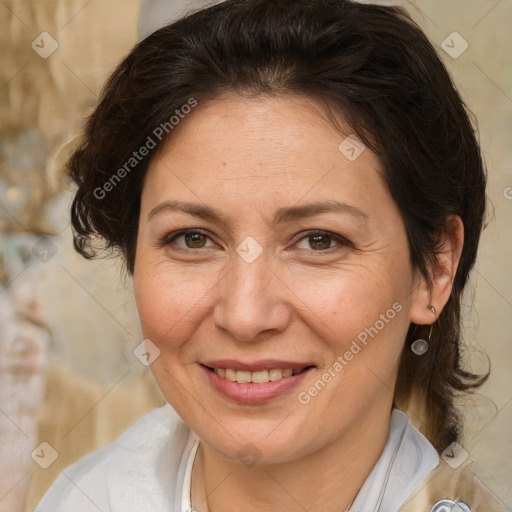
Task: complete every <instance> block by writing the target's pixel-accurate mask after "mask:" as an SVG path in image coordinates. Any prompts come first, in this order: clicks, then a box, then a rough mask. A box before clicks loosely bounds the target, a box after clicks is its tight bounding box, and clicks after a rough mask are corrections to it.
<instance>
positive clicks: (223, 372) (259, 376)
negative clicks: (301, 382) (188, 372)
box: [213, 368, 305, 384]
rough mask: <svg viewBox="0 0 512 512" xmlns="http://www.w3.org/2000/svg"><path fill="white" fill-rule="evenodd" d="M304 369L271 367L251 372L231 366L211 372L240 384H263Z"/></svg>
mask: <svg viewBox="0 0 512 512" xmlns="http://www.w3.org/2000/svg"><path fill="white" fill-rule="evenodd" d="M304 370H305V368H299V369H292V368H285V369H282V368H272V369H270V370H260V371H257V372H251V371H248V370H234V369H233V368H214V369H213V372H214V373H216V374H217V375H218V376H219V377H221V378H222V379H227V380H230V381H231V382H238V383H240V384H246V383H249V382H253V383H255V384H264V383H265V382H275V381H277V380H281V379H285V378H287V377H291V376H292V375H298V374H299V373H302V372H303V371H304Z"/></svg>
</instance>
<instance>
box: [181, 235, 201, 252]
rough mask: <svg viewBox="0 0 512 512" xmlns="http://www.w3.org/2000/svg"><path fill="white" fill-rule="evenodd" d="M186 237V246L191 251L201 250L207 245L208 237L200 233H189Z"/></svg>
mask: <svg viewBox="0 0 512 512" xmlns="http://www.w3.org/2000/svg"><path fill="white" fill-rule="evenodd" d="M184 237H185V244H186V245H187V247H189V248H190V249H201V248H202V247H204V246H205V245H206V237H205V236H204V235H201V234H200V233H187V234H186V235H184Z"/></svg>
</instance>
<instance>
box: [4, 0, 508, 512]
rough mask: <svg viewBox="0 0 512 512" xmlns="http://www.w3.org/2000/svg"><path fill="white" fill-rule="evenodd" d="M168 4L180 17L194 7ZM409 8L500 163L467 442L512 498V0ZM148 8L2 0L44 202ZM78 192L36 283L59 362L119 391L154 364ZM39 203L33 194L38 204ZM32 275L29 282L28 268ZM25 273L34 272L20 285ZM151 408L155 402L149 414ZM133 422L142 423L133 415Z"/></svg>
mask: <svg viewBox="0 0 512 512" xmlns="http://www.w3.org/2000/svg"><path fill="white" fill-rule="evenodd" d="M200 3H201V2H197V1H196V2H194V5H195V6H197V5H200ZM382 3H389V2H382ZM168 4H170V5H171V7H172V9H173V10H174V11H176V12H177V11H179V10H180V9H181V8H182V7H183V6H186V5H187V4H188V2H185V1H182V2H181V3H180V2H168ZM403 5H405V6H406V7H407V9H408V10H409V12H411V14H412V15H413V16H414V18H415V19H416V20H417V21H418V23H419V24H420V25H421V26H422V27H423V29H424V30H425V31H426V33H427V35H428V36H429V37H430V39H431V40H432V42H433V43H434V45H435V46H436V47H437V48H438V49H439V52H440V54H441V55H442V56H443V58H444V61H445V62H446V65H447V66H448V68H449V70H450V71H451V73H452V75H453V77H454V80H455V82H456V84H457V85H458V87H459V89H460V90H461V93H462V95H463V97H464V99H465V100H466V102H467V104H468V105H469V106H470V108H471V110H472V111H473V112H474V114H475V115H476V117H477V119H478V124H479V128H480V137H481V144H482V148H483V152H484V155H485V158H486V162H487V165H488V169H489V188H488V196H489V200H490V204H491V208H492V211H491V212H490V213H492V215H490V216H489V225H488V227H487V229H486V231H485V233H484V236H483V241H482V246H481V250H480V257H479V262H478V265H477V268H476V270H475V272H474V274H473V279H472V285H473V289H474V298H473V297H472V296H471V295H468V296H467V299H466V307H465V316H466V331H465V335H466V339H467V341H468V342H469V344H470V346H471V349H470V350H469V351H468V357H469V358H470V361H471V364H472V365H473V368H474V369H475V370H477V371H478V370H485V365H486V360H485V357H484V356H483V355H482V353H487V355H488V356H489V358H490V360H491V365H492V373H491V377H490V379H489V381H488V382H487V383H486V384H485V385H484V387H483V388H482V389H481V390H480V391H479V392H478V395H476V396H475V397H474V398H472V399H471V400H469V399H468V400H466V401H465V405H464V409H465V411H467V413H466V414H467V417H468V431H467V433H466V437H465V440H464V443H463V446H464V448H465V449H466V451H468V452H469V456H470V457H471V458H472V459H473V460H475V467H476V471H477V474H478V475H479V476H480V477H481V478H482V479H483V480H484V481H485V483H486V484H487V485H488V486H489V487H490V488H491V489H493V490H494V491H495V493H496V494H497V495H498V496H500V497H501V499H502V500H503V501H505V503H507V504H508V505H509V506H512V491H511V488H510V486H509V485H507V484H509V482H510V475H511V474H512V438H511V432H512V384H511V383H512V378H511V373H510V362H511V360H512V357H511V356H512V273H511V265H510V254H511V252H512V227H511V224H512V144H511V139H512V72H511V70H512V36H511V33H510V32H511V27H510V20H512V2H510V1H509V0H501V1H499V0H444V1H441V0H417V1H416V2H415V3H412V2H403ZM137 9H138V5H137V2H136V1H135V0H102V1H92V2H86V1H78V0H76V1H75V0H61V1H49V0H44V1H37V2H36V1H35V0H32V1H31V2H26V1H16V0H13V1H11V2H8V3H6V2H5V3H4V2H2V3H0V16H1V18H2V26H6V27H9V30H8V31H5V30H2V35H1V36H0V37H1V43H2V48H3V50H2V57H1V59H2V65H1V66H0V119H1V120H2V129H1V135H2V139H3V143H4V144H5V143H6V142H5V141H7V140H10V141H11V142H12V140H14V139H12V136H11V134H12V133H16V134H20V133H25V132H30V130H35V131H36V132H37V133H38V134H39V135H38V136H39V138H40V139H41V140H42V143H41V144H42V145H43V146H44V147H46V150H45V151H46V153H44V154H45V155H46V156H49V157H50V158H49V160H48V161H47V162H46V163H45V162H43V161H41V160H39V161H38V162H36V163H35V164H33V167H34V166H35V167H36V170H35V171H34V172H35V173H36V174H37V173H38V175H39V176H42V178H41V179H42V182H41V183H40V182H39V181H37V180H38V179H39V178H34V180H35V181H32V182H31V183H37V188H38V189H41V187H42V188H44V190H45V194H42V195H41V194H40V195H39V196H37V197H39V198H40V199H41V197H42V198H43V199H41V201H43V200H47V199H48V198H49V197H51V196H52V194H53V193H54V192H55V190H56V189H57V188H58V184H59V176H58V173H56V171H55V169H56V168H57V166H56V165H55V162H53V161H52V159H51V157H52V156H53V155H55V153H56V152H57V149H58V148H59V146H60V145H61V144H63V143H64V142H65V141H66V139H68V138H69V137H70V136H71V135H72V134H73V133H75V131H76V130H77V129H78V128H79V126H80V122H81V118H82V117H83V115H84V114H85V113H86V112H87V110H88V109H90V108H91V107H92V106H93V105H94V103H95V101H96V98H97V94H98V91H99V89H100V87H101V84H102V82H103V81H104V79H105V78H106V76H107V75H108V72H109V71H110V70H111V69H112V67H113V66H114V64H115V63H116V62H117V61H118V60H119V59H120V58H121V57H122V56H123V55H124V54H125V53H126V52H127V51H128V50H129V49H130V47H131V45H132V44H133V43H134V42H135V40H136V37H137V36H136V34H137ZM43 31H46V32H49V33H50V34H51V35H52V37H53V38H54V39H55V40H56V41H57V42H58V49H57V50H56V51H55V52H54V53H53V54H52V55H51V56H49V57H48V58H42V57H40V56H39V55H38V54H37V53H36V52H35V51H33V50H32V48H31V46H30V45H31V43H32V41H34V40H35V41H36V43H38V44H39V47H38V48H39V49H40V51H43V48H42V47H44V48H46V49H48V48H50V44H51V41H50V40H45V42H44V44H43V43H41V38H39V39H38V36H39V34H40V33H41V32H43ZM454 31H456V32H458V33H459V34H460V35H461V36H462V37H463V38H464V40H466V41H467V43H468V48H467V50H466V51H465V52H464V53H462V55H460V56H459V57H458V58H453V57H451V56H449V55H448V54H447V53H445V52H444V51H443V49H442V48H441V46H442V42H443V41H444V40H445V39H446V38H447V36H448V35H449V34H451V33H452V32H454ZM42 37H46V36H42ZM457 44H459V43H457ZM6 45H8V47H7V48H6ZM456 49H457V48H455V50H456ZM9 137H11V138H10V139H9ZM16 140H18V139H15V140H14V142H13V144H14V145H16V144H18V145H19V147H18V150H17V152H16V151H15V154H14V156H13V157H12V159H11V160H10V161H11V162H14V164H12V165H14V167H15V170H16V172H15V173H14V175H13V176H14V177H11V178H10V181H6V180H5V179H4V181H3V182H2V181H0V199H1V201H2V203H1V206H2V208H0V218H1V217H2V215H3V217H4V218H5V217H7V216H10V217H13V216H14V217H16V215H18V214H19V215H20V216H21V215H22V213H20V212H18V211H17V210H16V208H17V204H18V206H19V201H21V200H19V199H17V198H19V197H20V196H19V194H20V192H19V190H22V191H23V190H24V189H23V187H21V186H20V183H25V184H26V179H25V178H20V176H21V174H20V173H22V172H24V171H23V155H24V154H26V152H30V150H31V145H30V144H29V142H27V141H26V140H25V139H24V140H25V142H23V141H22V142H19V140H18V142H16ZM20 140H21V139H20ZM28 140H29V141H30V140H31V139H28ZM24 144H25V146H24ZM61 157H65V151H64V152H62V151H61ZM20 162H21V163H20ZM4 164H5V162H4ZM31 165H32V164H31ZM16 166H18V167H19V168H18V167H16ZM4 171H5V172H7V171H8V170H7V171H6V170H5V169H4V168H3V169H2V173H4ZM9 172H10V171H9ZM3 175H5V173H4V174H0V176H3ZM16 180H18V181H16ZM13 183H14V184H13ZM9 187H10V189H11V190H10V191H9V190H7V189H9ZM13 187H14V188H13ZM16 187H18V188H16ZM20 187H21V188H20ZM18 189H19V190H18ZM13 190H14V192H13ZM16 194H18V195H16ZM69 198H70V194H69V192H63V193H61V194H59V195H57V196H55V197H54V199H53V200H52V201H51V202H49V203H48V207H47V210H46V212H47V215H46V218H47V220H48V222H49V223H50V224H51V225H53V226H54V227H55V228H56V232H57V233H58V234H57V235H56V236H55V237H53V238H52V243H53V244H54V245H55V248H56V249H57V252H56V254H55V255H54V256H53V257H52V258H51V259H50V260H49V261H47V262H45V263H43V262H41V261H38V260H35V261H34V262H33V264H32V265H31V270H30V282H31V283H32V284H35V285H36V287H37V294H38V296H39V297H40V300H41V302H42V303H43V305H44V309H45V313H44V315H45V318H46V322H47V323H48V325H50V326H51V330H52V333H53V340H52V343H51V347H50V354H51V355H50V359H51V361H52V362H53V363H55V364H58V365H60V366H63V367H65V368H68V369H70V370H71V371H72V372H73V373H74V375H75V376H77V377H84V378H87V379H89V380H93V381H94V384H95V385H99V386H103V389H104V390H105V391H104V393H106V391H107V390H109V389H111V387H112V386H113V385H114V384H116V383H117V382H118V381H120V379H121V383H120V384H118V385H119V386H124V385H127V386H128V385H131V384H132V383H133V382H135V381H137V379H138V377H139V376H140V375H141V374H142V373H143V372H144V367H143V366H142V365H141V364H140V363H139V362H138V361H137V360H136V359H135V358H134V357H133V355H132V350H133V348H134V347H135V346H136V345H137V344H138V343H139V342H140V341H141V337H140V332H139V328H138V320H137V316H136V312H135V309H134V307H133V301H132V299H131V293H130V283H129V280H126V282H124V283H123V281H122V280H120V279H119V273H118V270H117V267H116V265H115V262H114V261H112V260H103V261H94V262H86V261H84V260H82V259H81V258H79V257H78V256H77V255H76V254H75V253H74V252H73V250H72V247H71V232H70V228H69V221H68V207H69ZM16 201H18V203H16ZM36 203H37V202H35V203H34V201H28V203H27V208H28V207H29V206H30V204H32V206H33V205H34V204H36ZM6 212H7V214H6ZM16 212H17V213H16ZM40 216H41V210H40V209H37V211H36V213H35V215H32V216H28V217H26V218H25V217H23V219H24V220H23V222H21V224H22V226H21V227H20V226H18V227H17V228H15V229H16V230H20V229H21V230H23V229H25V230H31V229H33V228H32V225H33V224H34V225H35V223H36V221H34V217H36V218H39V217H40ZM8 222H10V223H11V224H10V225H11V227H8V229H11V230H12V229H13V228H12V224H16V222H15V221H13V219H12V218H11V219H8ZM4 224H5V223H4ZM6 225H7V224H6ZM0 226H2V224H0ZM3 227H4V229H5V225H4V226H3ZM36 241H37V237H36V238H35V239H34V243H35V242H36ZM25 276H27V279H28V272H27V273H26V274H25ZM24 279H25V277H24V274H23V273H21V274H20V277H19V279H17V281H18V283H22V282H23V280H24ZM0 405H1V404H0ZM143 412H144V407H141V408H140V414H142V413H143ZM126 421H127V424H128V423H129V422H130V421H132V419H131V418H130V420H129V421H128V419H127V420H126ZM107 441H108V440H105V439H103V440H102V441H101V442H102V443H103V442H107ZM0 494H1V492H0ZM0 498H2V496H0ZM33 500H35V498H33ZM0 505H1V501H0ZM0 510H1V507H0Z"/></svg>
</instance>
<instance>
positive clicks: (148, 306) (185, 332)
mask: <svg viewBox="0 0 512 512" xmlns="http://www.w3.org/2000/svg"><path fill="white" fill-rule="evenodd" d="M203 277H204V276H203ZM210 288H211V285H208V282H207V280H206V279H197V277H196V278H194V277H193V276H192V275H190V274H189V273H186V272H183V270H181V272H180V270H179V269H172V268H168V266H167V265H166V264H165V263H163V264H162V263H160V262H152V263H149V262H147V263H146V262H144V261H143V260H142V259H141V261H140V262H139V263H137V265H136V267H135V271H134V294H135V302H136V306H137V311H138V314H139V318H140V322H141V327H142V332H143V335H144V337H145V338H149V339H150V340H151V341H153V343H155V344H156V345H157V346H158V347H159V348H160V350H162V351H172V350H175V349H176V348H177V347H179V346H181V345H182V344H183V343H185V342H186V341H187V339H188V338H190V337H191V336H192V335H193V333H194V330H195V329H196V328H197V322H198V318H199V316H201V317H204V315H205V314H207V312H206V311H205V308H206V307H207V295H208V291H209V289H210Z"/></svg>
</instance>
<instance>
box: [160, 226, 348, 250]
mask: <svg viewBox="0 0 512 512" xmlns="http://www.w3.org/2000/svg"><path fill="white" fill-rule="evenodd" d="M189 234H190V235H201V236H204V237H206V238H208V239H209V240H210V241H212V240H211V237H210V236H209V235H208V233H207V232H205V231H202V230H201V229H182V230H180V231H176V232H174V233H169V234H167V235H165V236H164V237H163V238H162V239H161V240H160V241H159V242H158V244H157V245H158V247H165V246H168V245H171V244H172V242H174V241H175V240H176V239H177V238H179V237H181V236H185V235H189ZM315 236H326V237H329V238H330V239H331V240H332V241H335V242H337V243H338V244H339V246H342V247H350V248H354V246H353V244H352V243H351V242H350V241H349V240H347V239H346V238H344V237H342V236H341V235H337V234H336V233H332V232H331V231H322V230H312V231H306V232H305V233H303V234H302V236H301V237H300V238H298V239H297V240H296V241H295V242H294V244H297V243H298V242H300V241H302V240H304V239H307V238H313V237H315ZM337 248H339V247H337V246H334V247H329V248H327V249H323V250H316V251H315V250H314V249H310V250H311V252H314V253H319V254H328V253H331V252H334V251H333V249H334V250H336V249H337ZM180 249H182V250H185V251H194V250H196V251H197V250H201V249H209V247H198V248H196V249H194V248H192V247H180ZM301 250H307V249H301Z"/></svg>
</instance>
